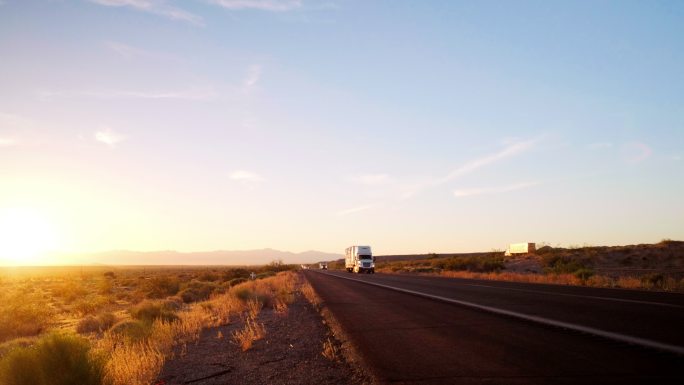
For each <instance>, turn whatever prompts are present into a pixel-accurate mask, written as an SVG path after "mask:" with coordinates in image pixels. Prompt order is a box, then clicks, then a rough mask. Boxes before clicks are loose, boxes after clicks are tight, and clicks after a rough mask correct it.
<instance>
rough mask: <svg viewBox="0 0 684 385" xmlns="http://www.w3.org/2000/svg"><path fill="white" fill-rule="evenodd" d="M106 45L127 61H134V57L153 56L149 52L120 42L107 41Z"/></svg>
mask: <svg viewBox="0 0 684 385" xmlns="http://www.w3.org/2000/svg"><path fill="white" fill-rule="evenodd" d="M105 45H106V46H107V48H109V49H110V50H112V51H114V52H116V53H117V54H118V55H120V56H122V57H124V58H126V59H132V58H134V57H147V56H151V53H150V52H149V51H146V50H144V49H140V48H137V47H133V46H131V45H128V44H124V43H120V42H118V41H107V42H105Z"/></svg>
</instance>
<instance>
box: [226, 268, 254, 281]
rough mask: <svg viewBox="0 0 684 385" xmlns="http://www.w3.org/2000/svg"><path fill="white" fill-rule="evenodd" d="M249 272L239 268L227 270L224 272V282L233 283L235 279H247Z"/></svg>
mask: <svg viewBox="0 0 684 385" xmlns="http://www.w3.org/2000/svg"><path fill="white" fill-rule="evenodd" d="M249 273H250V272H249V271H247V269H242V268H237V269H230V270H226V271H224V272H223V280H224V281H231V280H233V279H239V278H242V279H247V278H248V277H249Z"/></svg>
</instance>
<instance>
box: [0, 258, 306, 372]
mask: <svg viewBox="0 0 684 385" xmlns="http://www.w3.org/2000/svg"><path fill="white" fill-rule="evenodd" d="M293 269H294V266H291V265H283V264H282V263H279V262H275V263H272V264H270V265H268V266H260V267H248V268H247V267H245V268H206V267H205V268H194V269H193V268H187V267H185V268H161V267H158V268H145V269H142V268H120V269H116V270H104V271H103V270H102V269H99V270H97V269H89V270H88V271H85V272H84V271H82V270H80V269H73V268H72V269H67V268H61V269H57V268H54V269H51V270H50V269H42V270H41V269H35V270H33V271H28V270H20V271H17V270H16V269H15V270H13V271H8V270H5V271H4V272H3V274H2V275H0V384H3V385H5V384H6V385H29V384H31V385H41V384H58V385H59V384H76V383H78V384H85V385H89V384H102V385H124V384H126V385H142V384H145V385H148V384H151V383H152V382H153V381H154V380H155V378H156V377H157V375H158V373H159V371H160V370H161V367H162V365H163V363H164V361H165V360H167V359H170V358H173V357H174V356H176V355H183V354H184V352H185V351H186V350H187V345H188V344H191V343H194V342H197V341H198V339H199V338H200V335H201V331H202V330H203V329H204V328H208V327H214V326H219V325H226V324H228V323H230V322H237V321H240V322H243V323H244V324H245V328H244V329H243V330H242V331H241V332H240V333H236V335H235V336H233V340H234V343H235V344H237V345H239V346H240V347H241V348H242V349H243V350H248V349H249V348H250V347H251V344H252V342H253V341H256V340H258V339H260V338H263V336H264V335H265V333H266V332H267V331H266V330H265V328H264V327H263V325H262V324H260V323H259V322H258V321H257V316H258V314H259V311H260V310H261V309H262V308H264V307H272V308H273V309H274V310H275V311H276V312H278V313H285V312H287V307H288V304H290V303H292V301H293V300H294V290H295V284H296V280H297V277H296V273H294V272H292V271H291V270H293ZM56 270H59V271H56ZM251 272H254V273H255V274H256V279H255V280H251V279H250V273H251Z"/></svg>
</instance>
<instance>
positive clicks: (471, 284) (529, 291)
mask: <svg viewBox="0 0 684 385" xmlns="http://www.w3.org/2000/svg"><path fill="white" fill-rule="evenodd" d="M463 285H464V286H475V287H490V288H493V289H502V290H515V291H523V292H527V293H538V294H548V295H561V296H565V297H579V298H591V299H600V300H603V301H615V302H629V303H639V304H643V305H654V306H666V307H675V308H682V307H684V306H680V305H675V304H671V303H664V302H651V301H640V300H636V299H622V298H613V297H599V296H594V295H582V294H568V293H553V292H546V291H541V290H529V289H516V288H513V287H499V286H490V285H476V284H474V283H464V284H463Z"/></svg>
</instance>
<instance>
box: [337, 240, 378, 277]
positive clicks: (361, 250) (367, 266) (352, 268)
mask: <svg viewBox="0 0 684 385" xmlns="http://www.w3.org/2000/svg"><path fill="white" fill-rule="evenodd" d="M344 267H345V268H346V269H347V271H348V272H350V273H368V274H374V273H375V258H373V254H372V253H371V248H370V246H349V247H347V248H346V249H345V252H344Z"/></svg>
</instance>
